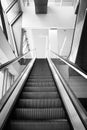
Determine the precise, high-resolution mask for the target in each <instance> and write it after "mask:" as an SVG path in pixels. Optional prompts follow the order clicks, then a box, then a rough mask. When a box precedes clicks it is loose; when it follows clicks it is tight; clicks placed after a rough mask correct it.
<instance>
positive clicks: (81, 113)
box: [53, 54, 87, 128]
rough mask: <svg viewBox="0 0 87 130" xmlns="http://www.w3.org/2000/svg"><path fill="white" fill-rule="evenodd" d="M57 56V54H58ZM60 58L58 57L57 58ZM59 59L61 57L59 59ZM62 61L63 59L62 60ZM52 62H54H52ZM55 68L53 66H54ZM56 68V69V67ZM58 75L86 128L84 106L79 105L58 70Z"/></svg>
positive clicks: (86, 117)
mask: <svg viewBox="0 0 87 130" xmlns="http://www.w3.org/2000/svg"><path fill="white" fill-rule="evenodd" d="M56 55H57V54H56ZM58 58H59V56H58ZM59 59H60V58H59ZM60 60H61V59H60ZM62 61H63V60H62ZM53 64H54V63H53ZM54 66H55V65H54ZM54 69H55V68H54ZM57 70H58V69H57ZM55 71H56V70H55ZM57 73H58V76H59V78H60V80H61V82H62V84H63V85H64V88H65V90H66V92H67V94H68V95H69V97H70V99H71V101H72V103H73V105H74V107H75V109H76V111H77V113H78V114H79V116H80V118H81V120H82V122H83V124H84V125H85V127H86V128H87V112H86V110H85V109H84V107H83V106H82V105H81V103H80V101H79V100H78V99H77V97H76V95H75V94H74V93H73V91H72V90H71V89H70V87H69V84H68V83H66V81H65V80H64V78H63V77H62V76H61V74H60V72H59V71H58V72H57Z"/></svg>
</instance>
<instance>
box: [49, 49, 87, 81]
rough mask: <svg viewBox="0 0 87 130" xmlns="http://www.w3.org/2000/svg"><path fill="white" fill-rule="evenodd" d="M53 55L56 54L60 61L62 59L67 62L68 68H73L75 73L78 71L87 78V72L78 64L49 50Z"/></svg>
mask: <svg viewBox="0 0 87 130" xmlns="http://www.w3.org/2000/svg"><path fill="white" fill-rule="evenodd" d="M49 51H50V52H52V53H53V54H54V55H56V56H57V58H59V59H60V60H61V61H63V62H64V63H65V64H67V65H68V66H69V67H70V68H72V69H74V70H75V71H76V72H77V73H79V74H80V75H81V76H83V77H84V78H85V79H87V73H86V72H85V71H84V70H82V69H81V68H80V67H79V66H78V65H76V64H74V63H73V62H71V61H69V60H68V59H67V58H63V57H62V56H60V55H58V54H57V53H56V52H54V51H53V50H49Z"/></svg>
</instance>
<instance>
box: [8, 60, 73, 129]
mask: <svg viewBox="0 0 87 130" xmlns="http://www.w3.org/2000/svg"><path fill="white" fill-rule="evenodd" d="M5 130H71V126H70V124H69V122H68V119H67V115H66V112H65V109H64V105H63V102H62V100H61V97H60V94H59V91H58V89H57V87H56V84H55V81H54V79H53V77H52V73H51V71H50V68H49V66H48V63H47V60H46V59H37V60H36V61H35V64H34V67H33V68H32V70H31V72H30V74H29V76H28V79H27V80H26V83H25V85H24V88H23V89H22V92H21V94H20V96H19V99H18V101H17V102H16V104H15V108H14V109H13V111H12V114H11V118H10V119H9V122H8V123H7V126H6V129H5Z"/></svg>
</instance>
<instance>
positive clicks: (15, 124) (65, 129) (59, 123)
mask: <svg viewBox="0 0 87 130" xmlns="http://www.w3.org/2000/svg"><path fill="white" fill-rule="evenodd" d="M8 129H9V130H71V127H70V125H69V123H68V121H67V120H64V119H63V120H56V121H42V122H41V121H39V122H37V121H35V122H32V121H23V120H12V121H11V122H10V125H9V128H8Z"/></svg>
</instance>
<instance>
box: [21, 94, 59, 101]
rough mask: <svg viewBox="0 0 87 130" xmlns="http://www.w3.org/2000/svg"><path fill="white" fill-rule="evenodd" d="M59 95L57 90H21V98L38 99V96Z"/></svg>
mask: <svg viewBox="0 0 87 130" xmlns="http://www.w3.org/2000/svg"><path fill="white" fill-rule="evenodd" d="M58 97H59V95H58V93H57V92H22V94H21V98H24V99H26V98H32V99H38V98H41V99H42V98H45V99H46V98H47V99H48V98H58Z"/></svg>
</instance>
